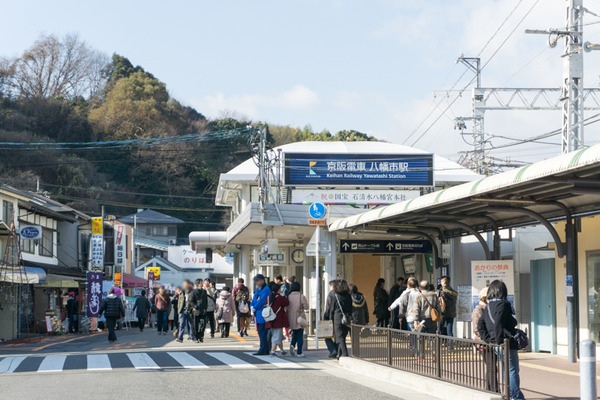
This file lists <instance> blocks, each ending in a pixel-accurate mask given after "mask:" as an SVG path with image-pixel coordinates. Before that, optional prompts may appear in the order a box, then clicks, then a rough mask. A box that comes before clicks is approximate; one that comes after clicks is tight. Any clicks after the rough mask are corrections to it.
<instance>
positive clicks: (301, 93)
mask: <svg viewBox="0 0 600 400" xmlns="http://www.w3.org/2000/svg"><path fill="white" fill-rule="evenodd" d="M191 103H192V104H193V105H194V106H195V107H196V108H197V109H199V110H203V112H205V113H206V114H208V116H210V117H213V118H215V117H218V116H219V114H220V113H221V112H222V111H235V112H238V113H240V114H244V115H247V116H248V117H250V118H251V119H265V118H267V117H268V115H267V114H266V112H267V110H269V111H273V110H274V111H305V110H308V109H311V108H313V107H314V106H316V105H317V104H319V103H320V98H319V95H318V94H317V93H316V92H315V91H313V90H311V89H309V88H308V87H306V86H303V85H295V86H293V87H292V88H290V89H289V90H286V91H284V92H281V93H277V94H274V95H265V94H246V93H244V94H233V95H230V96H226V95H225V94H223V93H216V94H212V95H206V96H204V98H202V99H200V100H192V101H191Z"/></svg>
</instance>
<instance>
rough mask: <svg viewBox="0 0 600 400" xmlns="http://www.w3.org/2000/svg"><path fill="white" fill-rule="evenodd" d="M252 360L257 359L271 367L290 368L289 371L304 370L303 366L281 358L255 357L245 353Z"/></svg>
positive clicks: (250, 353)
mask: <svg viewBox="0 0 600 400" xmlns="http://www.w3.org/2000/svg"><path fill="white" fill-rule="evenodd" d="M246 354H248V355H250V356H252V357H254V358H258V359H259V360H261V361H265V362H267V363H269V364H271V365H274V366H276V367H278V368H291V369H304V368H306V367H305V366H303V365H301V364H298V363H295V362H292V361H288V360H284V359H282V358H278V357H275V356H255V355H252V352H249V353H246Z"/></svg>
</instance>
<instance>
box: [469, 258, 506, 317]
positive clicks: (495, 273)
mask: <svg viewBox="0 0 600 400" xmlns="http://www.w3.org/2000/svg"><path fill="white" fill-rule="evenodd" d="M514 270H515V269H514V264H513V260H482V261H471V310H473V309H475V307H477V304H479V292H480V291H481V289H483V288H484V287H487V286H489V285H490V283H492V282H493V281H495V280H496V279H499V280H501V281H502V282H504V284H505V285H506V288H507V289H508V301H509V302H510V304H511V305H512V306H513V309H514V306H515V273H514Z"/></svg>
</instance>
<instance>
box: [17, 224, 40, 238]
mask: <svg viewBox="0 0 600 400" xmlns="http://www.w3.org/2000/svg"><path fill="white" fill-rule="evenodd" d="M19 234H20V235H21V239H25V240H40V239H41V238H42V227H41V226H39V225H27V226H22V227H21V229H20V230H19Z"/></svg>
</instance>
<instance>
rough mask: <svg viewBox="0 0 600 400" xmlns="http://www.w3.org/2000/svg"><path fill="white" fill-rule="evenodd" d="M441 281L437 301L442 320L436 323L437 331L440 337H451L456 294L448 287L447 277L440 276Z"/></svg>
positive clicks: (452, 334)
mask: <svg viewBox="0 0 600 400" xmlns="http://www.w3.org/2000/svg"><path fill="white" fill-rule="evenodd" d="M441 281H442V287H441V288H440V290H439V291H438V300H439V303H440V309H441V311H442V320H441V321H440V322H439V323H438V331H440V332H441V334H442V335H446V336H450V337H453V336H454V320H455V319H456V302H457V299H458V293H457V292H456V291H454V289H452V287H451V286H450V277H449V276H442V280H441Z"/></svg>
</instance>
